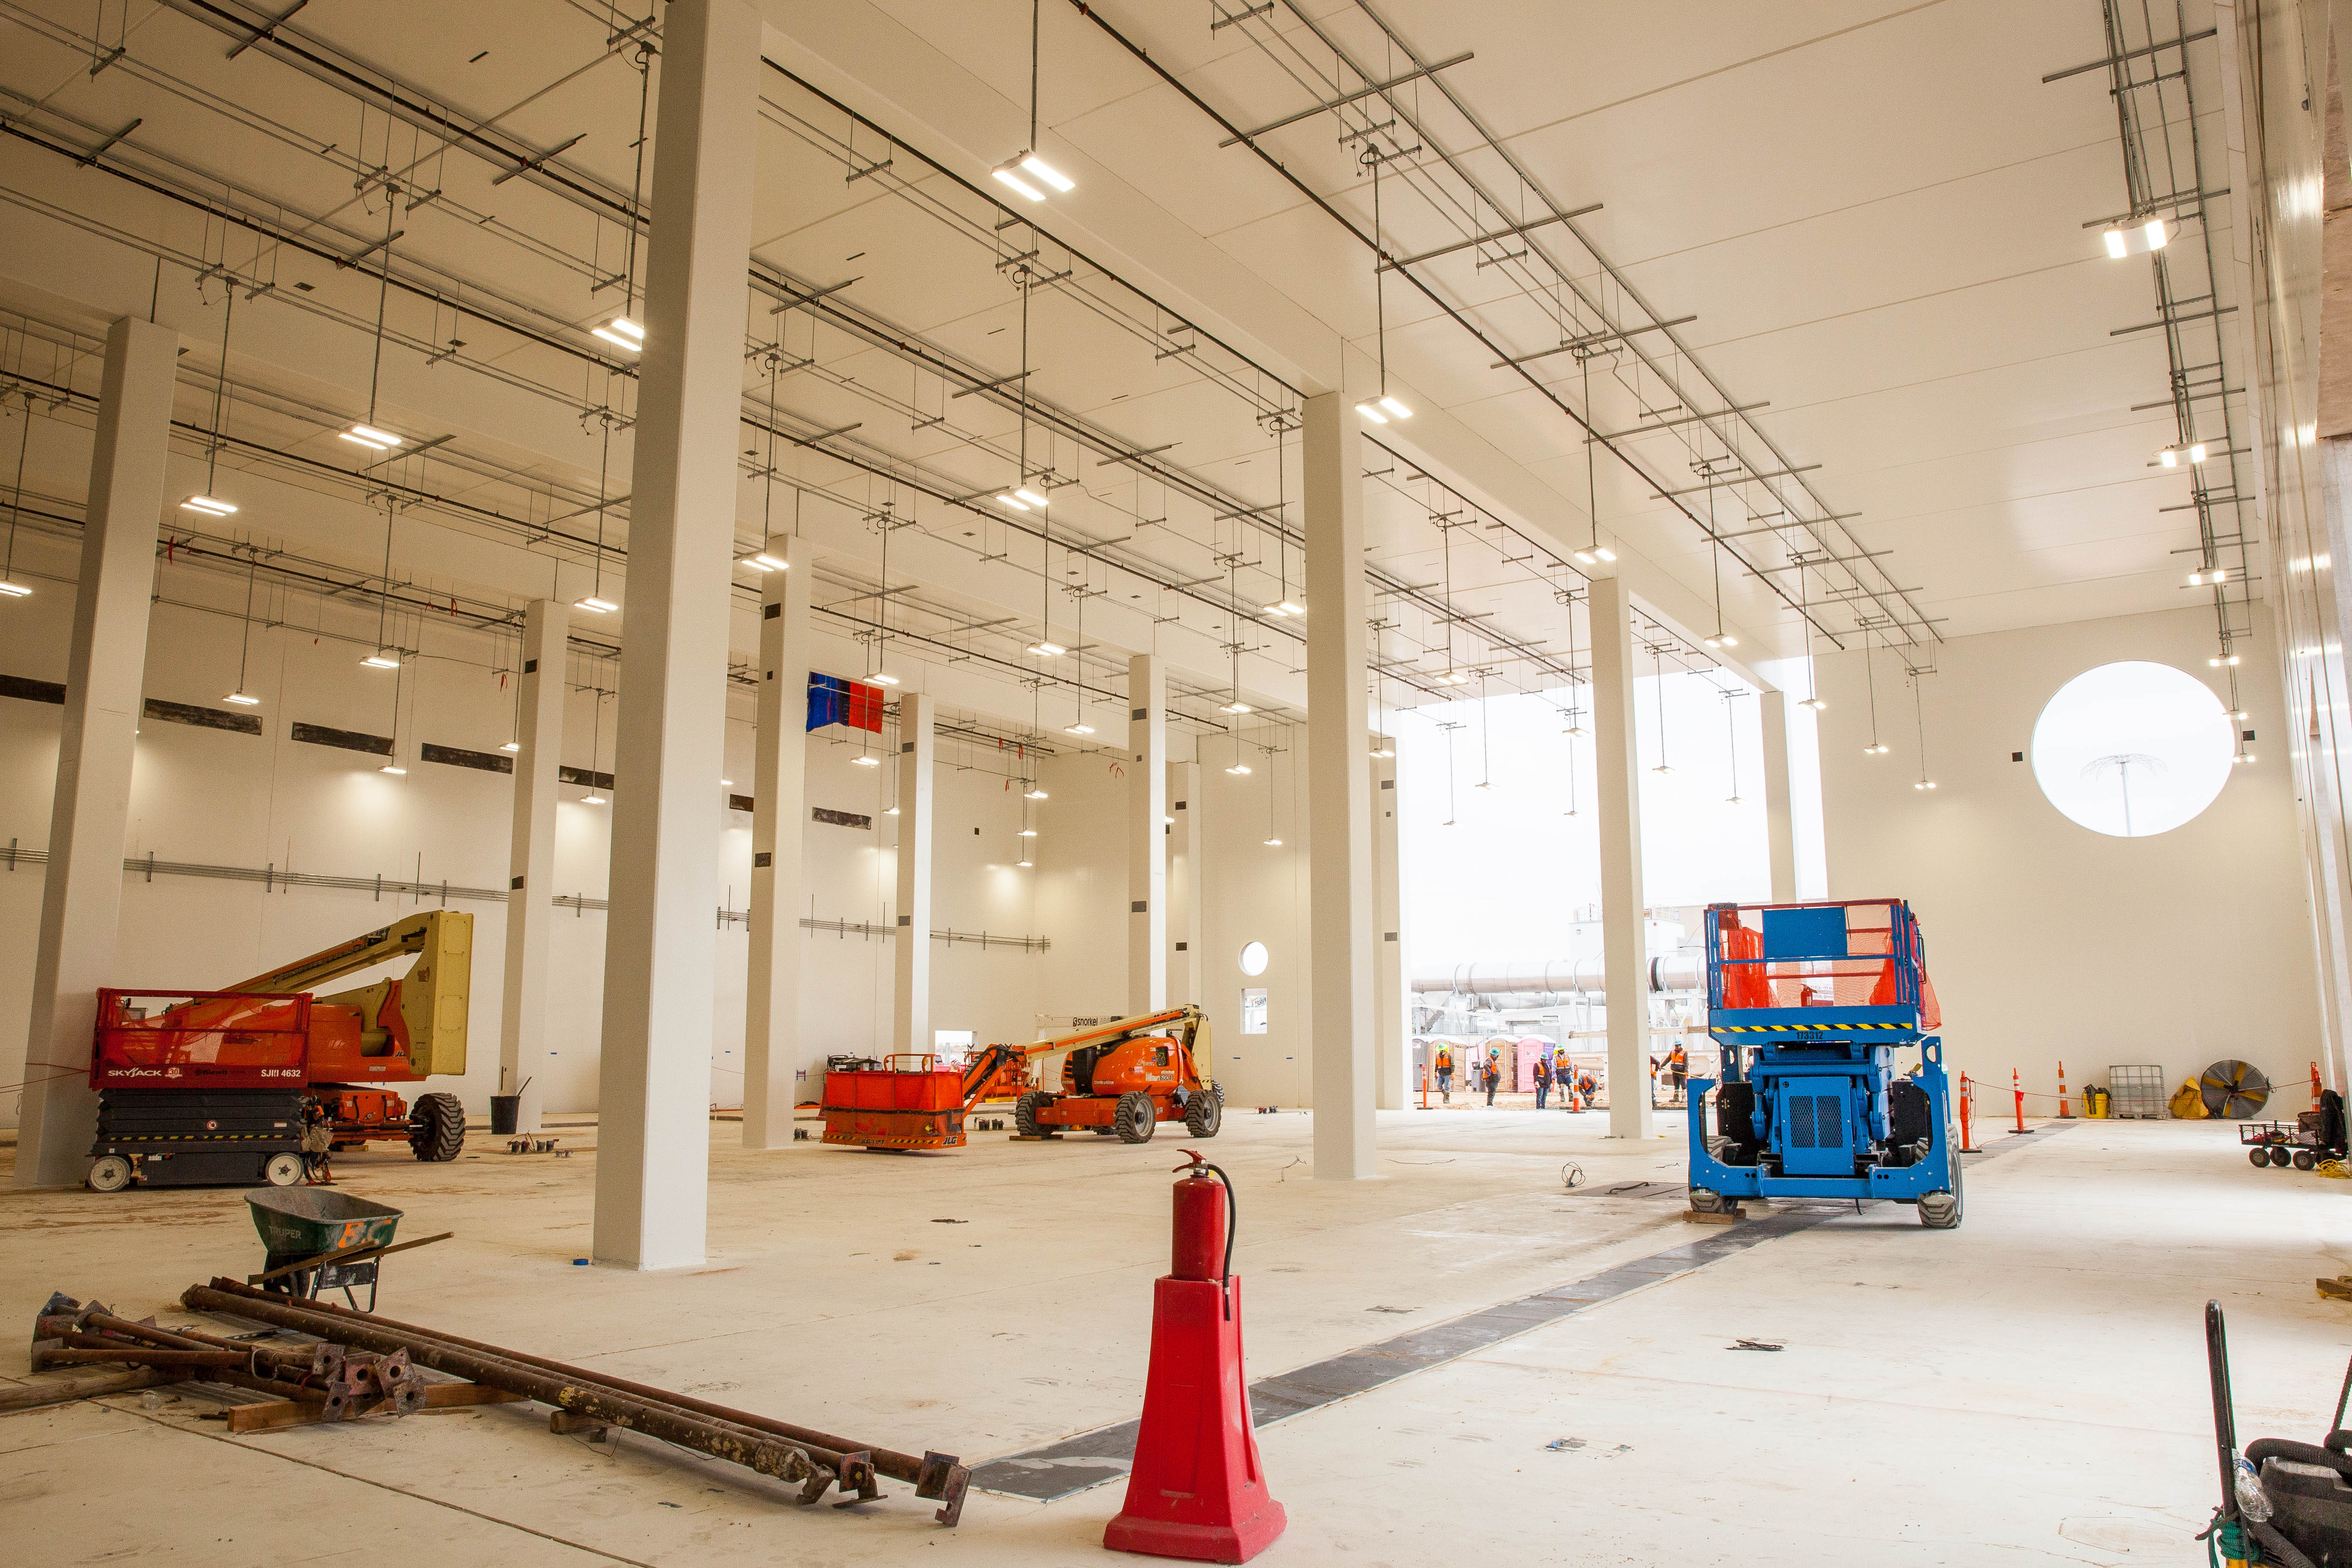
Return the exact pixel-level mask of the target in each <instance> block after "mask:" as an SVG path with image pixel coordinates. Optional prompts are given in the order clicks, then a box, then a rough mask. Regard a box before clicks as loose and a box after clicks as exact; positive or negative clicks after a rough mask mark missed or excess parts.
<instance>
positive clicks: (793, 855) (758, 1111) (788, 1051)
mask: <svg viewBox="0 0 2352 1568" xmlns="http://www.w3.org/2000/svg"><path fill="white" fill-rule="evenodd" d="M767 555H768V557H769V559H771V560H774V561H781V562H782V563H784V565H785V570H783V571H782V572H771V573H769V574H767V575H766V576H765V577H763V578H761V582H760V663H759V670H760V712H759V735H758V737H757V739H756V740H755V741H754V742H753V744H754V745H755V746H756V747H757V748H758V752H757V755H756V757H755V759H754V760H753V763H752V771H751V780H752V783H751V794H752V803H751V910H750V914H751V968H750V972H749V973H748V974H747V976H746V982H747V984H746V986H745V995H744V1005H743V1147H745V1148H746V1149H782V1148H786V1147H788V1146H790V1144H791V1143H792V1141H793V1107H794V1106H796V1105H798V1104H799V1103H800V1102H801V1101H802V1100H811V1099H814V1100H817V1101H818V1102H819V1103H823V1098H824V1058H823V1057H821V1056H820V1057H819V1058H817V1059H816V1060H815V1061H814V1062H812V1061H810V1060H809V1059H807V1058H805V1057H804V1056H803V1053H802V1048H801V949H802V947H803V942H804V939H803V936H802V935H801V898H802V877H801V836H802V833H803V829H804V828H805V827H806V826H807V824H808V808H807V797H808V682H809V579H810V578H811V577H812V576H814V571H813V570H812V566H813V559H812V558H813V555H814V552H812V551H811V550H810V549H809V545H808V542H807V541H806V540H803V539H792V538H788V537H786V536H785V535H783V534H781V533H779V534H771V535H770V536H769V538H768V547H767Z"/></svg>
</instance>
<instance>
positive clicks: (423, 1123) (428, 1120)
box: [408, 1094, 466, 1163]
mask: <svg viewBox="0 0 2352 1568" xmlns="http://www.w3.org/2000/svg"><path fill="white" fill-rule="evenodd" d="M408 1146H409V1148H411V1149H412V1150H414V1151H415V1153H416V1157H417V1158H418V1159H420V1160H427V1161H432V1162H436V1163H438V1162H441V1161H446V1160H454V1159H456V1158H457V1156H458V1154H459V1153H460V1152H463V1151H464V1149H465V1147H466V1108H465V1107H464V1106H463V1105H460V1104H459V1103H458V1102H457V1096H456V1095H454V1094H420V1095H418V1096H417V1097H416V1104H415V1108H414V1109H412V1110H410V1111H409V1113H408Z"/></svg>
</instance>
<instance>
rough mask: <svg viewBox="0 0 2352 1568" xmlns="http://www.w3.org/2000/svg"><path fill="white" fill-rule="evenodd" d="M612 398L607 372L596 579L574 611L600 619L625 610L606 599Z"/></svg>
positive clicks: (574, 603)
mask: <svg viewBox="0 0 2352 1568" xmlns="http://www.w3.org/2000/svg"><path fill="white" fill-rule="evenodd" d="M612 398H613V375H612V373H611V372H610V371H607V372H605V374H604V400H605V403H606V405H607V406H605V407H604V409H602V410H600V412H601V414H602V415H603V418H602V421H601V423H602V424H603V425H604V449H603V451H602V453H601V454H600V455H599V456H598V458H597V459H596V576H595V580H594V582H593V584H592V585H591V586H590V587H589V590H588V592H587V594H586V595H583V597H580V598H577V599H574V600H572V608H573V609H575V610H586V611H588V612H589V613H590V614H592V615H598V616H609V615H611V614H612V613H613V612H614V610H617V609H619V608H620V607H621V606H620V605H616V604H614V603H613V601H612V600H610V599H607V598H605V597H604V509H605V507H606V506H607V505H608V504H610V503H609V502H608V501H607V500H605V491H606V490H607V489H610V488H611V485H612V473H613V410H612V408H611V406H610V405H611V402H612Z"/></svg>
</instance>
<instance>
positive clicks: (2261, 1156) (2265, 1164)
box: [2246, 1149, 2271, 1171]
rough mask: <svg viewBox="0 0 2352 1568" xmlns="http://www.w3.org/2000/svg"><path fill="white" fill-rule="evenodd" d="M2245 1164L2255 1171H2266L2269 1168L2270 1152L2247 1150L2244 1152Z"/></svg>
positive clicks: (2265, 1150)
mask: <svg viewBox="0 0 2352 1568" xmlns="http://www.w3.org/2000/svg"><path fill="white" fill-rule="evenodd" d="M2246 1163H2249V1164H2251V1165H2252V1166H2253V1168H2254V1169H2255V1170H2257V1171H2267V1170H2269V1169H2270V1166H2271V1152H2270V1151H2269V1150H2267V1149H2249V1150H2247V1151H2246Z"/></svg>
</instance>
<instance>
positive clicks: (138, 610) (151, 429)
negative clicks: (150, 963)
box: [16, 318, 180, 1187]
mask: <svg viewBox="0 0 2352 1568" xmlns="http://www.w3.org/2000/svg"><path fill="white" fill-rule="evenodd" d="M179 352H180V335H179V334H178V333H177V332H174V331H172V330H171V329H170V328H168V327H159V326H157V325H155V324H154V323H153V322H152V321H131V320H129V319H127V318H126V319H125V320H122V321H117V322H115V323H114V325H113V326H112V327H110V328H109V329H108V331H107V334H106V370H105V380H104V382H103V383H102V384H101V385H100V392H99V399H98V439H97V445H96V449H95V450H94V451H93V452H92V454H91V456H90V462H89V508H88V510H87V511H86V513H85V516H84V521H83V523H82V531H81V576H80V583H79V587H78V588H77V589H76V592H75V596H74V618H73V644H72V647H70V648H69V649H68V651H67V654H66V709H65V715H64V718H63V721H62V722H61V725H60V729H59V732H58V784H57V795H56V797H55V804H54V805H52V806H51V807H50V810H49V869H48V877H47V881H46V883H45V884H44V887H43V889H42V893H41V934H40V945H39V947H38V948H37V951H36V953H35V957H34V960H33V1006H32V1016H31V1018H30V1020H29V1021H28V1024H27V1026H26V1032H25V1070H24V1072H23V1073H21V1074H20V1075H18V1076H19V1079H20V1081H22V1082H23V1084H24V1085H25V1100H24V1113H23V1121H22V1122H21V1123H20V1130H19V1131H18V1133H17V1149H16V1184H17V1185H18V1186H20V1187H61V1186H67V1185H69V1184H73V1183H76V1182H79V1181H80V1180H81V1179H82V1178H83V1177H84V1176H85V1175H87V1174H88V1173H89V1143H90V1140H91V1139H92V1138H93V1137H95V1136H96V1135H97V1131H98V1097H97V1096H96V1095H95V1094H93V1093H92V1092H91V1091H90V1088H89V1051H90V1031H91V1029H92V1027H93V1026H94V1025H95V1023H96V1021H97V1016H98V997H97V991H98V988H99V987H100V986H101V985H109V984H119V983H120V982H121V978H122V977H121V975H119V974H117V973H114V941H115V931H116V925H117V922H118V921H119V919H120V917H121V912H122V845H123V840H124V837H126V834H127V830H128V827H129V824H130V816H131V756H132V751H133V747H134V745H135V742H134V737H135V736H136V735H137V733H138V730H139V700H140V693H141V690H142V683H143V681H144V679H145V676H146V668H147V604H148V595H149V592H150V590H151V588H152V584H153V580H154V574H155V531H156V526H157V523H158V521H159V520H160V519H161V517H162V516H163V478H164V473H163V470H164V464H165V461H166V459H167V458H168V456H169V452H168V449H167V442H168V441H169V439H170V437H171V433H172V384H173V375H174V374H175V369H176V365H177V363H178V357H179Z"/></svg>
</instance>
